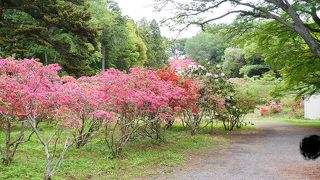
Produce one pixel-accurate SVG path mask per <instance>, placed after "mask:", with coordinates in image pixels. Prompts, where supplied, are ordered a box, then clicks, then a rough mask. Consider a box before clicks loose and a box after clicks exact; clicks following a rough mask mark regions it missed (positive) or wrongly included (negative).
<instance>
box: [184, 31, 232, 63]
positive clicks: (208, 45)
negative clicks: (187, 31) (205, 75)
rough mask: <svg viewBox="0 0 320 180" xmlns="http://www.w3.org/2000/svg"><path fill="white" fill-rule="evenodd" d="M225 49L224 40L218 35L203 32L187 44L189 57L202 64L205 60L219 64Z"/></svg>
mask: <svg viewBox="0 0 320 180" xmlns="http://www.w3.org/2000/svg"><path fill="white" fill-rule="evenodd" d="M225 48H226V44H225V43H224V39H223V37H222V36H221V35H220V34H218V33H216V34H211V33H208V32H201V33H198V34H197V35H195V36H193V37H192V38H190V39H188V40H187V41H186V44H185V51H186V54H187V56H188V57H190V58H191V59H194V60H196V61H198V62H200V63H202V61H204V60H208V61H210V62H213V63H215V64H216V63H219V62H220V61H221V57H222V55H223V52H224V49H225Z"/></svg>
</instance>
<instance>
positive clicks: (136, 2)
mask: <svg viewBox="0 0 320 180" xmlns="http://www.w3.org/2000/svg"><path fill="white" fill-rule="evenodd" d="M115 1H116V2H118V4H119V6H120V8H121V10H122V13H123V15H128V16H130V17H131V18H132V19H134V20H135V21H139V20H140V19H142V18H143V17H146V18H147V19H148V20H152V19H156V20H157V21H158V22H159V21H160V20H162V19H163V18H168V17H172V16H173V14H172V12H170V11H161V12H155V11H154V8H153V5H154V4H155V2H154V0H115ZM228 9H230V6H225V7H220V8H219V9H217V10H216V11H215V13H214V14H215V16H219V15H221V14H223V13H225V12H227V11H228ZM233 18H234V16H233V17H232V16H230V17H226V18H224V19H223V20H220V21H217V22H231V21H232V19H233ZM199 31H200V28H198V27H192V28H189V30H186V31H184V32H183V33H182V34H180V36H179V37H181V38H183V37H191V36H193V35H195V34H197V32H199ZM161 33H162V35H163V36H166V37H170V38H175V37H176V36H177V32H170V31H169V29H168V28H166V27H161Z"/></svg>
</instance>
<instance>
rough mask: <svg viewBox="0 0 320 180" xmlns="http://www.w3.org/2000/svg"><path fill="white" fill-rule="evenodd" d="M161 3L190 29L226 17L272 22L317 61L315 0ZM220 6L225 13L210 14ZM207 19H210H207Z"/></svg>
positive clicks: (319, 25) (319, 52) (163, 0)
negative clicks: (299, 41)
mask: <svg viewBox="0 0 320 180" xmlns="http://www.w3.org/2000/svg"><path fill="white" fill-rule="evenodd" d="M157 1H158V2H160V3H162V4H160V5H159V6H158V7H160V8H159V9H160V10H161V8H163V7H166V6H170V7H171V6H173V7H176V11H177V12H176V16H175V17H173V18H169V19H171V20H172V19H175V20H176V21H175V22H179V23H182V24H185V25H186V26H190V25H191V24H197V25H200V26H205V25H206V24H207V23H210V22H212V21H215V20H218V19H221V18H224V17H226V16H228V15H230V14H239V15H240V16H249V17H253V18H264V19H273V20H275V21H277V22H278V23H280V24H282V25H283V26H285V27H286V28H287V29H288V30H290V31H294V32H296V33H297V34H298V35H299V36H300V37H301V38H302V39H303V41H304V42H305V43H306V44H307V46H308V47H309V49H310V51H311V52H312V53H314V54H315V55H316V56H317V57H318V58H320V43H319V35H317V34H318V33H319V32H320V18H319V16H318V15H317V11H318V10H319V8H320V2H319V0H292V1H289V0H258V1H256V0H255V1H254V0H252V1H242V0H211V1H208V0H197V1H189V3H188V1H185V3H181V2H178V1H175V0H157ZM224 5H229V6H230V5H231V6H233V7H234V9H233V10H229V11H227V12H225V13H224V14H222V15H220V16H214V14H213V13H212V12H215V11H214V10H215V9H216V8H219V7H221V6H224ZM208 16H210V17H208Z"/></svg>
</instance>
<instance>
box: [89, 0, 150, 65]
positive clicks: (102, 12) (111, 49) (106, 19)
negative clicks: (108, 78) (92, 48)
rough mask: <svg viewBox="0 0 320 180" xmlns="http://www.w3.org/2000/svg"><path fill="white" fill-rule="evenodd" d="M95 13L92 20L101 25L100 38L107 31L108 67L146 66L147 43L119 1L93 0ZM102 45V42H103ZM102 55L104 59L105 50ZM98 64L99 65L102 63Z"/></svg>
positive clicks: (96, 26)
mask: <svg viewBox="0 0 320 180" xmlns="http://www.w3.org/2000/svg"><path fill="white" fill-rule="evenodd" d="M89 11H90V12H91V14H92V20H91V21H90V23H91V24H92V26H93V27H95V28H96V29H99V32H98V37H99V38H98V39H100V41H101V40H102V35H103V33H102V32H104V33H105V38H104V40H105V42H106V47H105V50H106V52H105V54H106V64H105V66H106V68H117V69H120V70H128V69H129V68H130V67H133V66H142V65H143V64H144V63H145V61H146V47H145V44H144V42H143V41H142V39H141V38H140V35H139V32H138V30H137V27H136V25H135V23H134V22H133V21H132V20H130V19H129V18H128V17H125V16H123V15H122V12H121V9H120V8H119V6H118V4H117V3H116V2H115V1H107V0H96V1H90V8H89ZM99 46H101V43H99ZM99 58H100V59H102V56H101V54H100V55H99ZM100 65H101V64H100V61H99V65H96V66H97V67H100Z"/></svg>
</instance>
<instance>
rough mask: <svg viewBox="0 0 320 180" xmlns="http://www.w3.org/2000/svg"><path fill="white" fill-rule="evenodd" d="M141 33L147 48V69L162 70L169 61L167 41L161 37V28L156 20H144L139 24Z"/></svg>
mask: <svg viewBox="0 0 320 180" xmlns="http://www.w3.org/2000/svg"><path fill="white" fill-rule="evenodd" d="M138 27H139V32H140V34H141V37H142V39H143V40H144V42H145V44H146V47H147V57H148V60H147V62H146V64H145V66H147V67H152V68H160V67H162V66H163V65H164V64H166V63H167V61H168V58H169V57H168V55H167V54H166V46H165V39H164V38H163V37H162V36H161V32H160V27H159V24H158V23H157V21H156V20H152V21H150V22H149V21H148V20H147V19H145V18H143V19H142V20H141V21H139V22H138Z"/></svg>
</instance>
